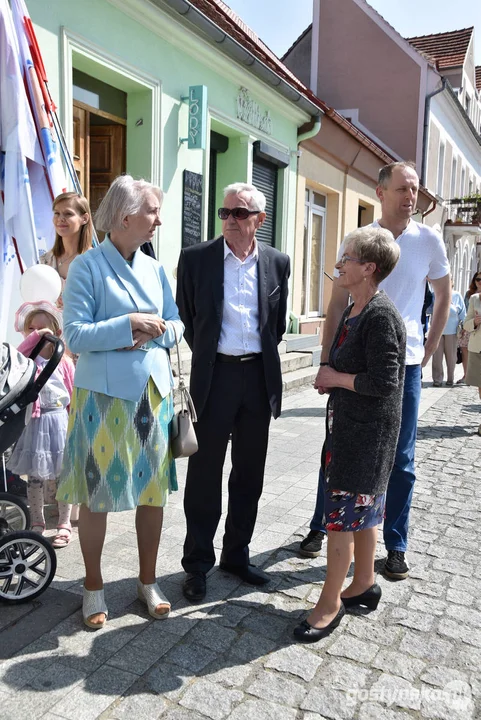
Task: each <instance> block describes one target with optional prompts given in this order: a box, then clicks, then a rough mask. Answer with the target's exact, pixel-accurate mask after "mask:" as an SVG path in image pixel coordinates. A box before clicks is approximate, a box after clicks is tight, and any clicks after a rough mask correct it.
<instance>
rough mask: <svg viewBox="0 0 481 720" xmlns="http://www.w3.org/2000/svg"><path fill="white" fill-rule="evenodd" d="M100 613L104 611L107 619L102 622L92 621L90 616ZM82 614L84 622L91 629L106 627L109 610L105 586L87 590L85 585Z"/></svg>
mask: <svg viewBox="0 0 481 720" xmlns="http://www.w3.org/2000/svg"><path fill="white" fill-rule="evenodd" d="M99 613H104V615H105V620H104V621H103V622H101V623H93V622H91V621H90V618H91V617H92V616H93V615H98V614H99ZM82 615H83V619H84V623H85V624H86V626H87V627H88V628H90V629H91V630H100V628H103V627H104V625H105V623H106V622H107V618H108V615H109V611H108V610H107V605H106V604H105V598H104V590H103V588H102V590H87V589H86V588H85V587H84V594H83V603H82Z"/></svg>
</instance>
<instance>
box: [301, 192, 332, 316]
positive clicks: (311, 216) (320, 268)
mask: <svg viewBox="0 0 481 720" xmlns="http://www.w3.org/2000/svg"><path fill="white" fill-rule="evenodd" d="M326 210H327V197H326V195H323V194H322V193H319V192H316V191H315V190H310V189H306V195H305V205H304V270H303V278H302V279H303V282H302V314H303V315H304V316H305V317H319V316H320V315H322V313H323V303H322V294H323V289H324V255H325V240H326Z"/></svg>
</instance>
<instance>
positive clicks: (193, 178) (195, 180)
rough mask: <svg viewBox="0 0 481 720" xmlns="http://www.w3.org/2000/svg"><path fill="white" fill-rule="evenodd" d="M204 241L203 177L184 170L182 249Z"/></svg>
mask: <svg viewBox="0 0 481 720" xmlns="http://www.w3.org/2000/svg"><path fill="white" fill-rule="evenodd" d="M201 240H202V175H199V174H198V173H194V172H190V170H184V191H183V204H182V247H183V248H186V247H190V246H191V245H197V243H200V241H201Z"/></svg>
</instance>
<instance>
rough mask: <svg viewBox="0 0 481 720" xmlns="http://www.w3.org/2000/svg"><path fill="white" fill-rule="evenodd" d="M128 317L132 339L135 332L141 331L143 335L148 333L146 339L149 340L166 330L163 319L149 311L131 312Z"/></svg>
mask: <svg viewBox="0 0 481 720" xmlns="http://www.w3.org/2000/svg"><path fill="white" fill-rule="evenodd" d="M129 318H130V326H131V328H132V335H134V339H135V334H136V333H143V334H144V335H148V336H149V338H148V339H149V340H150V339H152V338H156V337H160V335H163V334H164V332H165V330H166V324H165V320H163V319H162V318H160V317H158V315H152V314H151V313H131V314H130V315H129Z"/></svg>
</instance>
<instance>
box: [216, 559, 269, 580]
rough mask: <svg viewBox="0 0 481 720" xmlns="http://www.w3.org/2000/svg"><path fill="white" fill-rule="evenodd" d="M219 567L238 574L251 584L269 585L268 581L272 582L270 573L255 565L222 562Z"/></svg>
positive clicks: (232, 573)
mask: <svg viewBox="0 0 481 720" xmlns="http://www.w3.org/2000/svg"><path fill="white" fill-rule="evenodd" d="M219 567H220V569H221V570H223V571H224V572H228V573H230V574H231V575H236V576H237V577H239V578H240V579H241V580H243V581H244V582H246V583H249V584H250V585H267V583H268V582H270V577H269V575H266V573H265V572H263V571H262V570H260V569H259V568H256V567H255V565H229V564H228V563H225V562H220V563H219Z"/></svg>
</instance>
